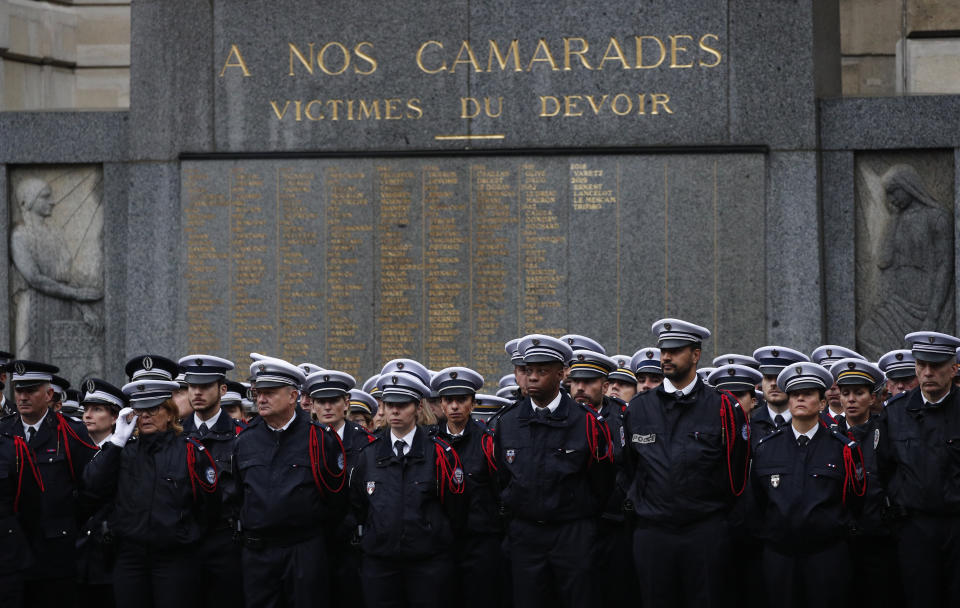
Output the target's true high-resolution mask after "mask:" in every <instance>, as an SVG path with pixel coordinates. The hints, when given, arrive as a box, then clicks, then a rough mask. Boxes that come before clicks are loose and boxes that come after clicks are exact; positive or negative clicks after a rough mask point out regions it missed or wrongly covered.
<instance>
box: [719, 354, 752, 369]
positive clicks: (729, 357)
mask: <svg viewBox="0 0 960 608" xmlns="http://www.w3.org/2000/svg"><path fill="white" fill-rule="evenodd" d="M724 365H746V366H747V367H752V368H753V369H760V362H759V361H757V360H756V359H754V358H753V357H748V356H747V355H737V354H734V353H728V354H726V355H720V356H719V357H714V358H713V366H714V367H723V366H724Z"/></svg>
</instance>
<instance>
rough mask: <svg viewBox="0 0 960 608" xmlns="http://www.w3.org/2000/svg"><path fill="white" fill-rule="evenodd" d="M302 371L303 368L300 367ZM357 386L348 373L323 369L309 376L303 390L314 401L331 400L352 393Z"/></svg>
mask: <svg viewBox="0 0 960 608" xmlns="http://www.w3.org/2000/svg"><path fill="white" fill-rule="evenodd" d="M300 367H301V369H302V368H303V366H302V365H301V366H300ZM355 386H357V381H356V380H354V379H353V376H351V375H350V374H348V373H346V372H339V371H336V370H332V369H323V370H320V371H318V372H313V373H312V374H310V375H309V376H307V380H306V382H304V385H303V390H304V392H305V393H307V394H308V395H310V397H312V398H313V399H330V398H331V397H343V396H344V395H348V394H349V393H350V389H352V388H354V387H355Z"/></svg>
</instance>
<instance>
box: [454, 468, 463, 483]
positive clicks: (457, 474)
mask: <svg viewBox="0 0 960 608" xmlns="http://www.w3.org/2000/svg"><path fill="white" fill-rule="evenodd" d="M453 481H454V483H456V484H457V485H460V484H461V483H463V469H461V468H459V467H458V468H456V469H455V470H454V471H453Z"/></svg>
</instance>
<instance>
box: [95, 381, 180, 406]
mask: <svg viewBox="0 0 960 608" xmlns="http://www.w3.org/2000/svg"><path fill="white" fill-rule="evenodd" d="M164 382H169V381H168V380H164ZM177 386H178V387H179V385H177ZM81 388H82V389H83V396H82V397H81V398H80V405H82V406H84V407H89V406H91V405H105V406H107V407H109V408H110V409H111V410H113V411H114V412H119V411H120V410H122V409H123V408H125V407H127V396H126V395H125V394H124V393H123V390H121V389H119V388H117V387H116V386H114V385H112V384H110V383H109V382H107V381H106V380H101V379H100V378H88V379H87V381H86V382H84V383H83V386H82V387H81Z"/></svg>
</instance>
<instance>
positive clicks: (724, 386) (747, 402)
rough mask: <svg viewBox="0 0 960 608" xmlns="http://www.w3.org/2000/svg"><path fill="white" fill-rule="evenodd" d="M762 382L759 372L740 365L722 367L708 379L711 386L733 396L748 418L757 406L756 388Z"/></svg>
mask: <svg viewBox="0 0 960 608" xmlns="http://www.w3.org/2000/svg"><path fill="white" fill-rule="evenodd" d="M762 380H763V374H761V373H760V371H759V370H756V369H754V368H752V367H747V366H746V365H740V364H738V363H732V364H726V365H721V366H720V367H718V368H716V369H715V370H713V372H711V374H710V376H708V377H707V383H708V384H709V385H710V386H712V387H714V388H715V389H717V390H723V391H729V392H730V393H731V394H733V396H734V397H736V398H737V401H738V402H740V407H742V408H743V412H744V413H745V414H746V415H747V417H748V418H751V416H750V414H751V412H752V411H753V408H754V406H755V405H756V404H757V393H756V388H757V385H758V384H760V382H761V381H762Z"/></svg>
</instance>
